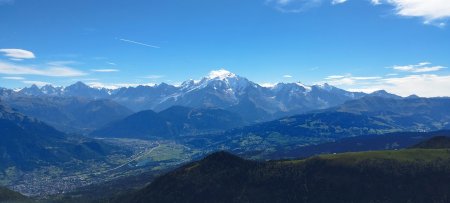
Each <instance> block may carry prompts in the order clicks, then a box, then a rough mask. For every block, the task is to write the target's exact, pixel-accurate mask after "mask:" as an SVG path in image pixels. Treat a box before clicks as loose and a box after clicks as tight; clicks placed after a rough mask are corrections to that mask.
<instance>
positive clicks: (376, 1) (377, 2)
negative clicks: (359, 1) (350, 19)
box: [370, 0, 381, 5]
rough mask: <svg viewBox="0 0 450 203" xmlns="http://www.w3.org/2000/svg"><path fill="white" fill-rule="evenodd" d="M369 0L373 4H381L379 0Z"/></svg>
mask: <svg viewBox="0 0 450 203" xmlns="http://www.w3.org/2000/svg"><path fill="white" fill-rule="evenodd" d="M370 2H372V4H373V5H380V4H381V0H371V1H370Z"/></svg>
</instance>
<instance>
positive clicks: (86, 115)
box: [4, 96, 132, 133]
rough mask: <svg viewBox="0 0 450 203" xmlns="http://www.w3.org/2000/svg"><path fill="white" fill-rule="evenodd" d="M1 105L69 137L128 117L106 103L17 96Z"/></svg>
mask: <svg viewBox="0 0 450 203" xmlns="http://www.w3.org/2000/svg"><path fill="white" fill-rule="evenodd" d="M4 102H5V103H7V104H8V105H9V106H11V107H12V108H14V109H16V110H17V111H19V112H21V113H23V114H25V115H28V116H32V117H34V118H37V119H39V120H41V121H44V122H46V123H47V124H49V125H51V126H53V127H55V128H56V129H58V130H60V131H64V132H69V133H88V132H91V131H92V130H94V129H97V128H100V127H103V126H104V125H106V124H107V123H109V122H112V121H115V120H119V119H122V118H125V117H126V116H128V115H130V114H132V111H131V110H129V109H128V108H126V107H124V106H122V105H120V104H118V103H116V102H114V101H111V100H106V99H99V100H92V99H86V98H81V97H78V98H77V97H54V96H19V97H9V98H7V99H6V100H5V101H4Z"/></svg>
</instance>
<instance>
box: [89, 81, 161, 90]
mask: <svg viewBox="0 0 450 203" xmlns="http://www.w3.org/2000/svg"><path fill="white" fill-rule="evenodd" d="M86 84H87V85H89V86H91V87H95V88H106V89H119V88H122V87H137V86H140V85H142V86H155V85H156V84H154V83H102V82H87V83H86Z"/></svg>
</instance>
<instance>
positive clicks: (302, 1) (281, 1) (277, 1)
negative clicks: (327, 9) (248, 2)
mask: <svg viewBox="0 0 450 203" xmlns="http://www.w3.org/2000/svg"><path fill="white" fill-rule="evenodd" d="M323 1H324V0H266V5H269V6H272V7H274V8H275V9H277V10H278V11H281V12H284V13H301V12H304V11H307V10H309V9H312V8H314V7H318V6H320V5H321V4H322V2H323Z"/></svg>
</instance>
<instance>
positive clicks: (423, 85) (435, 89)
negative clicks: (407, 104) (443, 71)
mask: <svg viewBox="0 0 450 203" xmlns="http://www.w3.org/2000/svg"><path fill="white" fill-rule="evenodd" d="M449 89H450V75H435V74H421V75H408V76H404V77H392V78H383V79H380V80H379V81H375V82H374V83H373V84H369V85H361V86H355V87H354V88H350V89H349V90H352V91H362V92H367V93H370V92H373V91H376V90H386V91H388V92H391V93H394V94H398V95H401V96H409V95H412V94H416V95H419V96H423V97H439V96H450V92H449V91H448V90H449Z"/></svg>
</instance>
